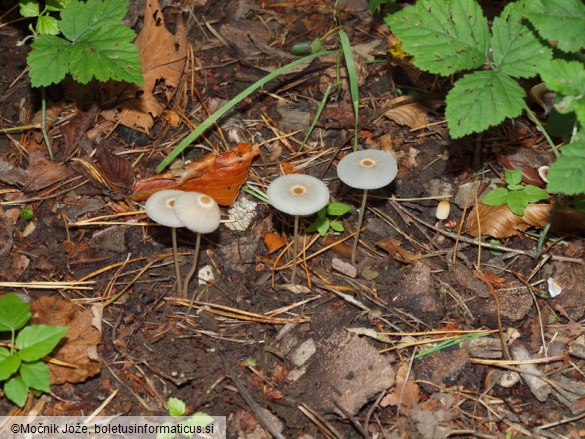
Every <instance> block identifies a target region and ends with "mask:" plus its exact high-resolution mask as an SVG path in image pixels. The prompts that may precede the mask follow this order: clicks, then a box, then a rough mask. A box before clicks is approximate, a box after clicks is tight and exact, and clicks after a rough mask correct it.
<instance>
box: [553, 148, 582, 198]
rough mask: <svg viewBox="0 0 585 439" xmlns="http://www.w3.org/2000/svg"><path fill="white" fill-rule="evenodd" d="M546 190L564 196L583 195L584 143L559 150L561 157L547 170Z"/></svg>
mask: <svg viewBox="0 0 585 439" xmlns="http://www.w3.org/2000/svg"><path fill="white" fill-rule="evenodd" d="M547 189H548V190H549V191H551V192H560V193H563V194H566V195H577V194H585V141H583V140H581V141H578V142H573V143H569V144H568V145H565V146H564V147H563V148H562V149H561V156H560V157H559V158H558V160H557V161H556V162H554V163H553V164H552V165H551V166H550V168H549V170H548V186H547Z"/></svg>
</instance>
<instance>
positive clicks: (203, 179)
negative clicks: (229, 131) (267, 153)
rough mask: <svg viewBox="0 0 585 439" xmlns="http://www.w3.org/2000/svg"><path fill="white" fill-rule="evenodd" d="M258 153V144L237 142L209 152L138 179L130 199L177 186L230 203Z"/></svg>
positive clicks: (235, 196)
mask: <svg viewBox="0 0 585 439" xmlns="http://www.w3.org/2000/svg"><path fill="white" fill-rule="evenodd" d="M258 154H260V149H259V148H258V146H257V145H252V144H251V143H238V144H237V145H236V146H235V147H234V149H232V150H231V151H227V152H224V153H222V154H219V155H216V154H213V153H212V154H208V155H206V156H205V157H203V158H202V159H201V160H198V161H196V162H191V163H188V164H187V165H185V166H184V167H182V168H178V169H171V170H169V171H167V172H165V173H164V174H160V175H155V176H153V177H149V178H145V179H143V180H139V181H137V182H136V185H135V187H134V194H133V195H132V199H133V200H136V201H141V200H146V199H147V198H148V197H150V196H151V195H152V194H154V193H155V192H158V191H160V190H163V189H179V190H183V191H191V192H201V193H204V194H206V195H209V196H210V197H213V198H214V199H215V201H217V203H218V204H221V205H223V206H227V205H230V204H232V203H233V202H234V200H235V199H236V198H237V196H238V192H239V190H240V186H242V185H243V184H244V183H245V182H246V180H247V179H248V171H249V169H250V164H251V163H252V160H253V159H254V157H256V156H257V155H258Z"/></svg>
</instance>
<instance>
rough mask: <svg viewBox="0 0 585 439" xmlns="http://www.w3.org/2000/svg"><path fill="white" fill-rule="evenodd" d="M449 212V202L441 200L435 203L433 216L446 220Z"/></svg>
mask: <svg viewBox="0 0 585 439" xmlns="http://www.w3.org/2000/svg"><path fill="white" fill-rule="evenodd" d="M449 212H451V204H450V203H449V201H447V200H442V201H440V202H439V204H438V205H437V210H436V211H435V217H436V218H437V219H438V220H441V221H443V220H446V219H447V218H449Z"/></svg>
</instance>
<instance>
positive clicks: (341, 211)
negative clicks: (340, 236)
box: [327, 202, 352, 216]
mask: <svg viewBox="0 0 585 439" xmlns="http://www.w3.org/2000/svg"><path fill="white" fill-rule="evenodd" d="M351 209H352V207H351V206H350V205H349V204H345V203H337V202H336V203H329V204H328V205H327V214H328V215H331V216H341V215H345V214H346V213H347V212H349V211H350V210H351Z"/></svg>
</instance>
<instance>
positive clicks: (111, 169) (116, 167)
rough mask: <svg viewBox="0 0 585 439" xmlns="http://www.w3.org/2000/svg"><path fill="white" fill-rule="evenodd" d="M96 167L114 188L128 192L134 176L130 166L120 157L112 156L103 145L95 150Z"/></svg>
mask: <svg viewBox="0 0 585 439" xmlns="http://www.w3.org/2000/svg"><path fill="white" fill-rule="evenodd" d="M95 156H96V159H97V167H98V168H99V170H100V171H101V172H102V176H103V177H104V178H105V179H106V180H107V181H108V182H109V183H110V184H111V185H112V186H114V187H116V188H120V189H122V190H129V189H130V188H131V187H132V180H133V179H134V175H133V173H132V165H131V164H130V162H129V161H128V160H127V159H125V158H124V157H122V156H119V155H116V154H112V153H111V152H109V151H108V150H107V149H106V148H105V147H104V146H103V145H99V146H98V147H97V148H96V155H95Z"/></svg>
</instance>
